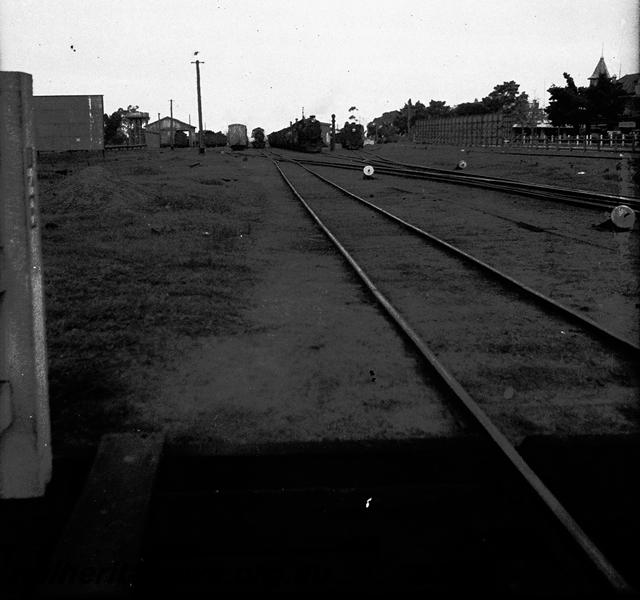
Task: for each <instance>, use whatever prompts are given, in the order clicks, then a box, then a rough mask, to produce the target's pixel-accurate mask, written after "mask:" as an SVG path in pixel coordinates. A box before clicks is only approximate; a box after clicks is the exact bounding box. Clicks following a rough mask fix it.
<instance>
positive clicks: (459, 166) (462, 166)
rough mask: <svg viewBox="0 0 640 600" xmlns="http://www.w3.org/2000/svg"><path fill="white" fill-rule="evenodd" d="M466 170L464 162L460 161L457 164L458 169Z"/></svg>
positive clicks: (465, 162)
mask: <svg viewBox="0 0 640 600" xmlns="http://www.w3.org/2000/svg"><path fill="white" fill-rule="evenodd" d="M466 168H467V161H466V160H461V161H460V162H458V169H466Z"/></svg>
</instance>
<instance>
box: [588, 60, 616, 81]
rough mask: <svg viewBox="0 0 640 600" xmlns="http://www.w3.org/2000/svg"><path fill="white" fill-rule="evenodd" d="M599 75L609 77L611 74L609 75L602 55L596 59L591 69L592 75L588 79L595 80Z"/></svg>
mask: <svg viewBox="0 0 640 600" xmlns="http://www.w3.org/2000/svg"><path fill="white" fill-rule="evenodd" d="M600 75H606V76H607V77H611V75H609V69H607V65H606V64H605V62H604V56H601V57H600V60H599V61H598V64H597V65H596V68H595V69H594V70H593V75H591V77H589V79H590V80H592V81H594V80H596V81H597V79H598V78H599V77H600Z"/></svg>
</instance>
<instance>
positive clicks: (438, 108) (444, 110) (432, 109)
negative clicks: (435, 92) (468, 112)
mask: <svg viewBox="0 0 640 600" xmlns="http://www.w3.org/2000/svg"><path fill="white" fill-rule="evenodd" d="M452 110H453V109H452V108H451V107H450V106H447V103H446V102H445V101H444V100H430V101H429V106H427V108H426V109H425V112H426V115H427V117H430V118H436V117H448V116H449V115H450V114H451V111H452Z"/></svg>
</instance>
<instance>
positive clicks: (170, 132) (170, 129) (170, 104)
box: [169, 100, 173, 150]
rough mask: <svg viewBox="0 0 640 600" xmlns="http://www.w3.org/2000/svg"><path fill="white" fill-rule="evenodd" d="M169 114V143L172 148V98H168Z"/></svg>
mask: <svg viewBox="0 0 640 600" xmlns="http://www.w3.org/2000/svg"><path fill="white" fill-rule="evenodd" d="M169 109H170V112H169V114H170V115H171V119H170V121H169V145H170V146H171V149H172V150H173V100H169Z"/></svg>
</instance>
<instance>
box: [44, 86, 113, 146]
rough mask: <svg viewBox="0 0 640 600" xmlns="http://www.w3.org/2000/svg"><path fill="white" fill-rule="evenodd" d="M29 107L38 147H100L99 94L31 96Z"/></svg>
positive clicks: (101, 114) (102, 133)
mask: <svg viewBox="0 0 640 600" xmlns="http://www.w3.org/2000/svg"><path fill="white" fill-rule="evenodd" d="M33 107H34V122H35V130H36V148H37V149H38V151H44V152H65V151H67V150H103V149H104V123H103V101H102V95H90V96H80V95H78V96H34V97H33Z"/></svg>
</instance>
